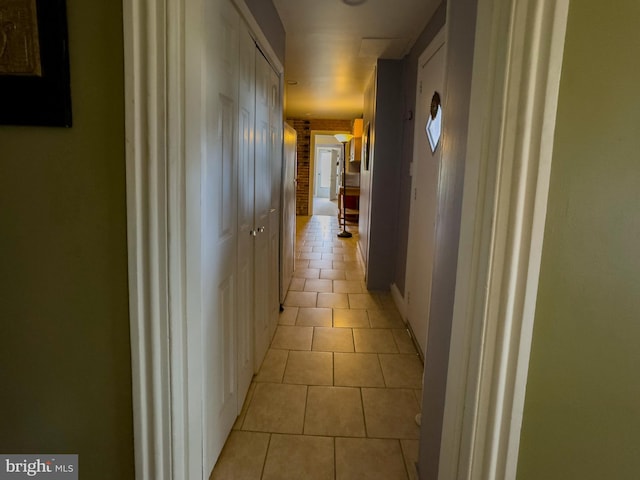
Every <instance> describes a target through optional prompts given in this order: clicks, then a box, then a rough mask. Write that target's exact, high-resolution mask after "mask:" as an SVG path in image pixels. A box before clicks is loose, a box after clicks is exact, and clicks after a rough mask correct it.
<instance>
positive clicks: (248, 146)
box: [238, 25, 256, 412]
mask: <svg viewBox="0 0 640 480" xmlns="http://www.w3.org/2000/svg"><path fill="white" fill-rule="evenodd" d="M239 58H240V85H239V109H238V162H239V168H238V412H239V411H240V410H241V409H242V403H243V402H244V398H245V396H246V393H247V390H248V389H249V385H250V384H251V379H252V377H253V372H254V361H253V354H254V351H253V325H254V308H253V297H254V289H253V278H254V252H253V251H254V242H255V238H256V237H255V226H254V201H255V196H254V143H253V138H254V125H255V97H256V94H255V92H256V88H255V83H256V67H255V62H256V60H255V58H256V46H255V43H254V41H253V38H251V35H250V34H249V31H248V29H247V28H246V26H244V25H243V26H242V28H241V32H240V57H239Z"/></svg>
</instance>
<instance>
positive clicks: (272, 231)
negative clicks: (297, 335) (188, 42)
mask: <svg viewBox="0 0 640 480" xmlns="http://www.w3.org/2000/svg"><path fill="white" fill-rule="evenodd" d="M269 80H270V82H269V128H270V132H271V133H270V137H269V141H270V161H271V176H270V179H271V208H269V228H268V232H267V233H268V235H269V301H268V303H269V343H271V339H272V338H273V335H274V333H275V331H276V328H277V326H278V317H279V316H280V211H281V208H280V199H281V193H280V192H281V188H282V148H283V145H282V142H283V140H282V129H283V120H282V101H281V99H280V76H279V75H278V74H277V73H276V72H275V70H274V69H273V67H272V66H271V65H270V64H269Z"/></svg>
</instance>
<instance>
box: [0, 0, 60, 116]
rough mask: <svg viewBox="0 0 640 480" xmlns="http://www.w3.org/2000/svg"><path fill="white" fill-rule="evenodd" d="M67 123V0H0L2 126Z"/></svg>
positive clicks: (0, 111) (0, 96)
mask: <svg viewBox="0 0 640 480" xmlns="http://www.w3.org/2000/svg"><path fill="white" fill-rule="evenodd" d="M71 120H72V118H71V86H70V76H69V44H68V34H67V12H66V4H65V0H0V124H2V125H34V126H35V125H40V126H56V127H71Z"/></svg>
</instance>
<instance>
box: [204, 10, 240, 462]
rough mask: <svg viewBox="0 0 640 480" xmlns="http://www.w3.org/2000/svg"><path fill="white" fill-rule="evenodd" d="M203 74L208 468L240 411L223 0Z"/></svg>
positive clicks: (232, 86)
mask: <svg viewBox="0 0 640 480" xmlns="http://www.w3.org/2000/svg"><path fill="white" fill-rule="evenodd" d="M204 14H205V24H206V25H209V26H210V28H207V30H206V32H207V33H206V38H205V52H206V54H205V61H204V67H203V68H204V76H203V97H204V102H203V109H204V111H203V113H204V120H205V131H204V135H205V142H204V144H203V151H202V165H201V180H200V188H201V197H200V215H201V216H200V219H201V220H200V221H201V225H202V229H201V242H200V249H201V262H200V263H201V278H200V302H201V305H202V310H201V311H202V339H201V341H202V356H203V370H202V374H203V378H202V384H203V425H204V426H203V431H204V438H203V445H202V447H203V454H204V468H205V472H204V473H205V474H207V472H210V471H211V469H212V468H213V465H214V463H215V460H216V459H217V457H218V455H219V453H220V451H221V450H222V447H223V445H224V442H225V440H226V437H227V434H228V433H229V431H230V430H231V427H232V426H233V423H234V421H235V419H236V416H237V405H238V400H237V388H236V376H237V369H236V364H237V362H236V334H235V326H236V321H237V310H236V302H237V299H236V281H237V279H236V268H237V265H236V262H235V259H236V255H237V216H238V215H237V205H238V204H237V196H236V190H235V188H236V187H235V186H236V184H237V166H238V162H237V153H236V148H235V143H236V129H237V124H238V122H237V119H238V104H237V98H238V68H237V60H236V59H237V56H238V27H239V16H238V14H237V13H236V11H235V9H234V8H233V7H232V6H231V5H230V4H229V3H228V2H226V1H224V2H223V1H219V2H209V3H206V4H205V11H204Z"/></svg>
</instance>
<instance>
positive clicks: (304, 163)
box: [287, 118, 353, 215]
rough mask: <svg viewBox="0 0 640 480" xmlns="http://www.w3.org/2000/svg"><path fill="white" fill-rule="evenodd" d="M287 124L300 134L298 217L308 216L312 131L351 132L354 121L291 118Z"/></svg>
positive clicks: (297, 193)
mask: <svg viewBox="0 0 640 480" xmlns="http://www.w3.org/2000/svg"><path fill="white" fill-rule="evenodd" d="M287 123H288V124H289V125H291V126H292V127H293V128H294V129H295V131H296V132H297V134H298V147H297V148H298V171H297V177H298V186H297V189H296V215H307V212H308V209H309V201H310V198H309V167H310V161H311V131H312V130H342V131H349V132H350V131H351V128H352V124H353V121H352V120H322V119H312V120H305V119H298V118H289V119H287Z"/></svg>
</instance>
